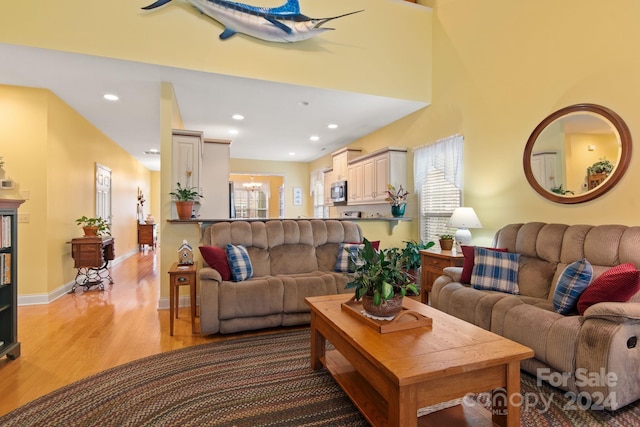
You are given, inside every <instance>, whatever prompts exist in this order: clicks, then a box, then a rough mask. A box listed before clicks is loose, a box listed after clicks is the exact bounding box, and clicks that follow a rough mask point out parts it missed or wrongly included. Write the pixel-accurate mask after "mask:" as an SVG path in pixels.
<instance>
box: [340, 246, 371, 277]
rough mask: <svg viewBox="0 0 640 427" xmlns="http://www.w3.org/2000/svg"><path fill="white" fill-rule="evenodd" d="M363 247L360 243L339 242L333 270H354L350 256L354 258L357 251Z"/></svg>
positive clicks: (347, 271)
mask: <svg viewBox="0 0 640 427" xmlns="http://www.w3.org/2000/svg"><path fill="white" fill-rule="evenodd" d="M363 248H364V244H362V243H340V248H338V258H337V259H336V266H335V268H334V270H335V271H339V272H341V273H353V272H354V271H355V269H354V268H355V264H354V262H353V261H352V257H353V258H355V257H356V256H357V254H358V251H359V250H360V249H363Z"/></svg>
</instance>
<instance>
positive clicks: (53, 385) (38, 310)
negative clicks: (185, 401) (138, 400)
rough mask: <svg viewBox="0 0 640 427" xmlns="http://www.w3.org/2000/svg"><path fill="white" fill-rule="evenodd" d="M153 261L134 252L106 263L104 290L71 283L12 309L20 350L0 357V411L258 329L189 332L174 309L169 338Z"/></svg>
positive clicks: (153, 256)
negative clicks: (44, 301) (46, 300)
mask: <svg viewBox="0 0 640 427" xmlns="http://www.w3.org/2000/svg"><path fill="white" fill-rule="evenodd" d="M159 260H160V254H159V251H158V252H155V253H154V252H153V251H149V252H147V253H146V254H144V253H142V252H141V253H139V254H137V255H134V256H131V257H129V258H127V259H125V260H124V261H122V262H120V263H119V264H117V265H116V266H114V267H112V272H111V275H112V277H113V279H114V284H113V285H112V286H106V287H105V290H104V291H100V290H97V288H91V289H90V290H88V291H83V290H82V288H79V289H77V290H76V292H75V293H74V294H67V295H64V296H62V297H61V298H59V299H57V300H56V301H54V302H52V303H50V304H48V305H37V306H24V307H18V340H19V341H20V342H21V343H22V348H21V350H22V354H21V356H20V357H19V358H17V359H16V360H8V359H7V358H6V357H4V358H1V359H0V396H2V398H0V415H3V414H6V413H7V412H9V411H11V410H12V409H15V408H17V407H19V406H21V405H23V404H25V403H27V402H29V401H31V400H33V399H35V398H37V397H40V396H42V395H44V394H46V393H48V392H51V391H53V390H55V389H57V388H60V387H62V386H64V385H66V384H69V383H71V382H73V381H76V380H79V379H82V378H84V377H86V376H89V375H91V374H95V373H97V372H100V371H103V370H105V369H108V368H111V367H114V366H117V365H121V364H123V363H126V362H129V361H132V360H135V359H139V358H141V357H145V356H150V355H153V354H158V353H161V352H164V351H169V350H174V349H178V348H183V347H189V346H192V345H196V344H203V343H208V342H213V341H220V340H223V339H229V338H235V337H237V336H238V335H242V336H247V335H255V334H259V333H264V332H258V333H245V334H235V335H222V336H220V335H215V336H204V337H203V336H200V335H197V334H196V335H193V334H192V333H191V320H190V319H191V315H190V311H189V307H181V308H180V311H179V316H180V317H179V318H178V319H176V321H175V325H174V329H175V330H174V336H173V337H170V336H169V332H168V331H169V310H158V299H159V296H160V275H161V274H167V273H166V272H161V271H158V269H157V265H158V264H159ZM198 320H199V319H197V320H196V327H197V328H198V329H197V330H199V324H198V323H197V322H198ZM271 332H272V331H271Z"/></svg>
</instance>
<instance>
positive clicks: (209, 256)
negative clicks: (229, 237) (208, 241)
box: [200, 246, 231, 281]
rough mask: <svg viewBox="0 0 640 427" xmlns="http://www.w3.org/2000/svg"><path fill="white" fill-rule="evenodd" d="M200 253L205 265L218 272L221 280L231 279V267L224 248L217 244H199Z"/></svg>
mask: <svg viewBox="0 0 640 427" xmlns="http://www.w3.org/2000/svg"><path fill="white" fill-rule="evenodd" d="M200 253H201V254H202V258H204V261H205V262H206V263H207V265H208V266H209V267H211V268H213V269H215V270H217V271H218V273H220V276H221V277H222V280H225V281H228V280H231V269H230V268H229V262H228V261H227V253H226V252H225V251H224V249H222V248H219V247H217V246H200Z"/></svg>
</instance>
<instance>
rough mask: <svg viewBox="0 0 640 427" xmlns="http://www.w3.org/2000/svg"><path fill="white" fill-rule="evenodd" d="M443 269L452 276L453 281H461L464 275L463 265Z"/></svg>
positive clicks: (447, 274)
mask: <svg viewBox="0 0 640 427" xmlns="http://www.w3.org/2000/svg"><path fill="white" fill-rule="evenodd" d="M442 271H443V272H444V274H445V275H446V276H449V277H450V278H451V281H452V282H459V281H460V277H462V267H445V268H444V269H443V270H442Z"/></svg>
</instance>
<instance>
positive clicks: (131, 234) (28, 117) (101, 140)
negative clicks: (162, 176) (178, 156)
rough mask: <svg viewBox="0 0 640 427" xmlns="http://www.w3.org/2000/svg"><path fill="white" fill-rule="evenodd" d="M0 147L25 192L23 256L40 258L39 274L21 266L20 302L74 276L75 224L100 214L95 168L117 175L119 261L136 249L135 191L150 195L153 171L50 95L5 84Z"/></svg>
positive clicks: (114, 194)
mask: <svg viewBox="0 0 640 427" xmlns="http://www.w3.org/2000/svg"><path fill="white" fill-rule="evenodd" d="M0 147H1V151H2V154H3V156H4V157H5V161H6V167H5V169H6V170H7V172H8V173H9V175H10V176H11V178H13V179H14V180H15V181H16V182H17V183H18V184H19V186H20V190H22V191H25V190H26V191H28V192H29V194H30V197H29V200H28V201H27V202H25V203H24V204H23V205H22V206H21V207H20V210H19V212H20V213H28V214H29V215H30V222H29V223H21V224H19V228H18V233H19V237H20V240H19V258H20V260H23V261H24V260H28V259H32V258H33V254H39V255H38V256H39V257H40V258H41V261H44V262H39V263H38V268H33V263H30V262H23V261H21V262H20V263H19V271H18V274H19V278H20V279H19V280H20V290H19V294H20V296H26V295H31V296H33V295H45V294H50V293H51V292H52V291H54V290H56V289H58V288H60V287H61V286H62V285H64V284H66V283H68V282H70V281H71V280H73V278H74V277H75V270H74V268H73V260H72V258H71V246H70V245H69V244H67V242H68V241H69V240H70V239H72V238H73V237H79V236H81V235H82V230H81V229H80V228H79V227H78V226H77V225H76V223H75V219H76V218H79V217H81V216H82V215H86V216H94V215H95V197H94V190H95V164H96V162H99V163H101V164H103V165H105V166H107V167H109V168H111V169H112V213H113V224H112V235H113V236H114V238H115V239H116V242H117V246H116V255H117V256H122V255H124V254H126V253H129V252H132V251H134V250H135V249H136V247H137V238H136V225H135V224H136V204H137V188H138V187H140V188H141V189H143V191H144V192H145V194H149V188H150V185H149V171H148V170H147V169H146V168H144V167H143V166H142V165H141V164H140V163H139V162H138V161H137V160H135V159H134V158H133V157H131V156H130V155H129V154H127V153H126V152H125V151H124V150H123V149H122V148H120V147H119V146H118V145H117V144H115V143H114V142H113V141H111V140H110V139H108V138H107V137H106V136H105V135H104V134H102V133H101V132H100V131H98V130H97V129H96V128H94V127H93V126H92V125H91V124H90V123H89V122H88V121H86V120H85V119H84V118H83V117H81V116H80V115H79V114H78V113H77V112H75V111H74V110H73V109H71V108H70V107H69V106H68V105H67V104H65V103H64V102H63V101H62V100H60V99H59V98H58V97H56V96H55V95H54V94H53V93H51V92H50V91H48V90H45V89H31V88H21V87H12V86H0Z"/></svg>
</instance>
